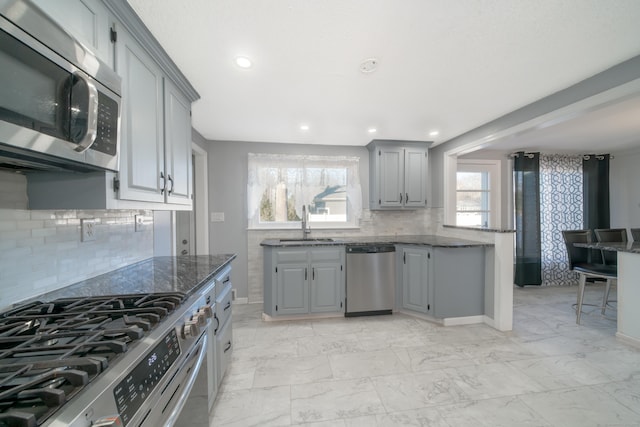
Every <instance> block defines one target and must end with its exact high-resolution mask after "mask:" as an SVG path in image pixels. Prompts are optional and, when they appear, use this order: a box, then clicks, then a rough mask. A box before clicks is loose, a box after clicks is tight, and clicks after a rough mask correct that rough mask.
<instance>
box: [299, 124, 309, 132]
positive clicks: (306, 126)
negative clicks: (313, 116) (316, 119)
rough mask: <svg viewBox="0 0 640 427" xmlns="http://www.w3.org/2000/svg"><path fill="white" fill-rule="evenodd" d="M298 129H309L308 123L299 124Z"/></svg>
mask: <svg viewBox="0 0 640 427" xmlns="http://www.w3.org/2000/svg"><path fill="white" fill-rule="evenodd" d="M300 130H304V131H307V130H309V125H300Z"/></svg>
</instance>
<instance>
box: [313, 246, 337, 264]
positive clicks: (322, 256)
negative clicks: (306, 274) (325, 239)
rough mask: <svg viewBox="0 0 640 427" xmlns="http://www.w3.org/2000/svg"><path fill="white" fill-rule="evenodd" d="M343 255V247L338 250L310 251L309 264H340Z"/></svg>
mask: <svg viewBox="0 0 640 427" xmlns="http://www.w3.org/2000/svg"><path fill="white" fill-rule="evenodd" d="M343 254H344V246H340V247H339V248H322V249H316V248H314V249H311V251H310V258H311V263H315V262H341V260H342V256H343Z"/></svg>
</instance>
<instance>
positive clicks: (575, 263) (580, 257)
mask: <svg viewBox="0 0 640 427" xmlns="http://www.w3.org/2000/svg"><path fill="white" fill-rule="evenodd" d="M562 238H563V239H564V244H565V246H566V247H567V255H568V257H569V269H570V270H572V271H575V272H576V273H578V274H579V275H580V282H579V283H578V299H577V302H576V323H577V324H580V315H581V314H582V303H583V301H584V287H585V283H586V281H587V278H595V279H600V280H605V281H606V287H605V292H604V295H603V299H602V313H603V314H604V311H605V307H606V305H607V297H608V293H609V289H610V288H611V281H612V280H616V279H617V278H618V269H617V266H615V265H606V264H599V263H592V262H591V260H590V259H589V258H590V256H589V254H590V251H589V249H587V248H578V247H576V246H575V245H574V243H591V242H592V241H591V231H590V230H565V231H562Z"/></svg>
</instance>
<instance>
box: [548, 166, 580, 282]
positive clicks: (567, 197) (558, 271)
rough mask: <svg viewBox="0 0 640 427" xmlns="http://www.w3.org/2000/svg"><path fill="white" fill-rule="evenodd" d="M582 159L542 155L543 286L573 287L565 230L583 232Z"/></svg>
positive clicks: (573, 279) (573, 276) (573, 280)
mask: <svg viewBox="0 0 640 427" xmlns="http://www.w3.org/2000/svg"><path fill="white" fill-rule="evenodd" d="M582 209H583V194H582V156H562V155H545V154H541V155H540V219H541V220H540V240H541V246H542V285H543V286H546V285H571V284H575V283H576V274H575V273H572V272H570V271H569V262H568V260H567V249H566V247H565V245H564V241H563V239H562V234H561V231H562V230H580V229H582V220H583V212H582Z"/></svg>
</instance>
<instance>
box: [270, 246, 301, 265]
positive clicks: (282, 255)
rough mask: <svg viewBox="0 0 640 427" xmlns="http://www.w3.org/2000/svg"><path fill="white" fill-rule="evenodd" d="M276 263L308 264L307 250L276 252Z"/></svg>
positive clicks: (282, 250)
mask: <svg viewBox="0 0 640 427" xmlns="http://www.w3.org/2000/svg"><path fill="white" fill-rule="evenodd" d="M276 260H277V261H276V263H277V264H282V263H297V262H307V250H306V249H281V250H278V251H276Z"/></svg>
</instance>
